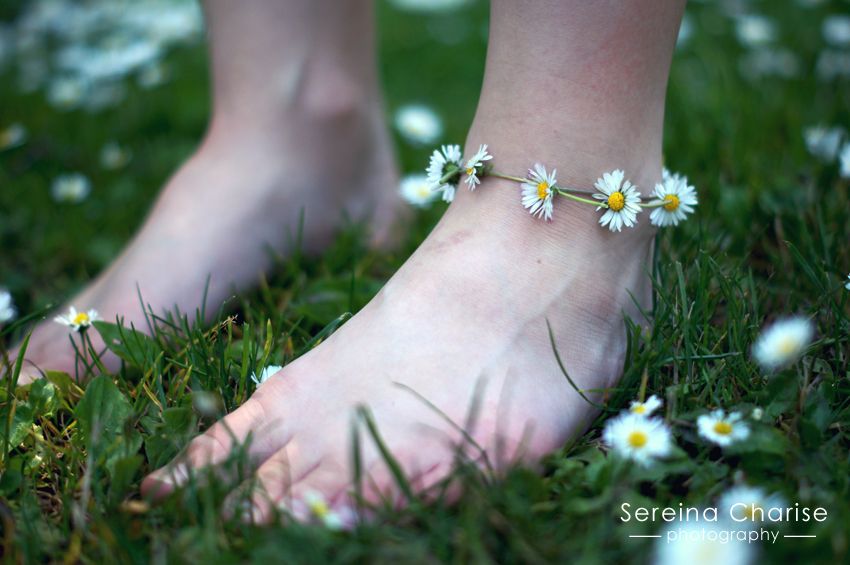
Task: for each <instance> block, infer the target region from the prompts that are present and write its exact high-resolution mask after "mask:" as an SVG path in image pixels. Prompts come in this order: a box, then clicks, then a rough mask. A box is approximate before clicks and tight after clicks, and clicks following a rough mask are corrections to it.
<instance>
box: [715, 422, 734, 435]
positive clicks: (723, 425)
mask: <svg viewBox="0 0 850 565" xmlns="http://www.w3.org/2000/svg"><path fill="white" fill-rule="evenodd" d="M714 431H715V432H716V433H718V434H720V435H722V436H728V435H729V434H731V433H732V424H730V423H729V422H724V421H723V420H721V421H719V422H717V423H716V424H714Z"/></svg>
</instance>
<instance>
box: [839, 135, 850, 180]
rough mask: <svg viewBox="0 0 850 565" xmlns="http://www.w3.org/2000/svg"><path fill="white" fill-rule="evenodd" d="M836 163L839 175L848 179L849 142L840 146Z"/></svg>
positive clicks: (849, 172)
mask: <svg viewBox="0 0 850 565" xmlns="http://www.w3.org/2000/svg"><path fill="white" fill-rule="evenodd" d="M838 165H839V169H840V174H841V176H842V177H844V178H846V179H850V142H848V143H845V144H844V145H843V146H842V147H841V152H839V153H838Z"/></svg>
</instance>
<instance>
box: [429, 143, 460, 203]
mask: <svg viewBox="0 0 850 565" xmlns="http://www.w3.org/2000/svg"><path fill="white" fill-rule="evenodd" d="M462 167H463V154H462V153H461V151H460V145H443V146H442V147H441V148H440V149H439V150H438V149H435V150H434V152H433V153H432V154H431V161H430V163H429V164H428V169H427V173H428V182H429V183H430V184H431V189H432V190H440V191H442V193H443V201H445V202H451V201H452V200H454V199H455V189H456V188H457V183H458V179H459V178H460V171H461V169H462ZM452 171H457V176H454V177H452V178H451V179H448V180H444V177H445V176H446V175H448V174H449V173H451V172H452Z"/></svg>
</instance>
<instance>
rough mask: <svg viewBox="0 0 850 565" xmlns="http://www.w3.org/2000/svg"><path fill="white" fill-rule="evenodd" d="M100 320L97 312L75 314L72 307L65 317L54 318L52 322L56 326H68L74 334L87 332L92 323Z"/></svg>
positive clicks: (75, 310)
mask: <svg viewBox="0 0 850 565" xmlns="http://www.w3.org/2000/svg"><path fill="white" fill-rule="evenodd" d="M98 320H100V316H99V315H98V313H97V310H89V311H88V312H77V309H76V308H74V307H73V306H69V307H68V314H67V315H65V316H56V317H55V318H53V321H54V322H56V323H57V324H62V325H64V326H68V327H69V328H71V329H72V330H74V331H75V332H81V331H84V330H87V329H88V328H89V327H90V326H91V325H92V322H96V321H98Z"/></svg>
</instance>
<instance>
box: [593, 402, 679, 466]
mask: <svg viewBox="0 0 850 565" xmlns="http://www.w3.org/2000/svg"><path fill="white" fill-rule="evenodd" d="M602 439H603V441H604V442H605V443H606V444H607V445H608V446H610V447H611V448H612V449H613V450H614V452H615V453H616V454H618V455H620V456H621V457H624V458H626V459H631V460H633V461H635V462H636V463H638V464H640V465H650V464H651V463H652V462H653V460H654V459H656V458H658V457H664V456H665V455H667V454H669V453H670V449H671V439H670V428H668V427H667V425H666V424H664V422H663V421H662V420H660V419H658V418H646V417H644V416H641V415H640V414H631V413H628V412H627V413H624V414H621V415H619V416H617V417H616V418H613V419H611V420H609V421H608V423H607V424H606V425H605V431H604V432H603V433H602Z"/></svg>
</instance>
